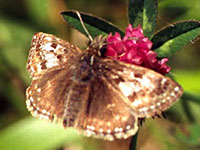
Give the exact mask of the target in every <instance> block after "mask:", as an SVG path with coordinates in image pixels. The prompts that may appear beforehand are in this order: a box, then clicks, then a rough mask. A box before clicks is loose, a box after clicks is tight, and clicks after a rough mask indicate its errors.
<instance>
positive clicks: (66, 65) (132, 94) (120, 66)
mask: <svg viewBox="0 0 200 150" xmlns="http://www.w3.org/2000/svg"><path fill="white" fill-rule="evenodd" d="M107 44H109V43H106V38H105V37H102V36H98V37H96V38H95V39H94V40H93V41H92V42H91V44H90V45H89V46H88V47H87V48H86V50H83V51H82V50H80V49H79V48H78V47H77V46H75V45H72V44H70V43H68V42H67V41H65V40H62V39H60V38H58V37H56V36H54V35H51V34H46V33H42V32H39V33H36V34H35V35H34V36H33V39H32V44H31V49H30V52H29V57H28V62H27V70H28V72H29V73H30V77H31V78H32V82H31V85H30V86H29V87H28V88H27V90H26V105H27V108H28V110H29V111H30V112H31V114H32V115H33V116H35V117H38V118H40V119H46V120H50V121H54V120H58V121H62V123H63V126H64V127H73V128H76V129H77V130H78V131H80V132H81V133H83V134H84V135H86V136H93V137H96V138H101V139H105V140H114V139H125V138H128V137H130V136H132V135H134V134H136V132H137V130H138V119H139V118H146V117H147V118H148V117H152V116H154V115H156V114H159V113H161V112H163V111H165V110H166V109H168V108H169V107H170V106H171V105H172V104H173V103H174V102H176V101H177V99H179V98H180V96H181V95H182V94H183V89H182V87H181V86H180V85H179V84H178V83H176V82H175V81H173V80H172V79H170V78H168V77H166V76H163V75H161V74H160V73H157V72H155V71H153V70H151V69H148V68H144V67H141V66H137V65H133V64H128V63H125V62H122V61H119V60H115V59H111V58H107V57H105V56H104V53H105V50H106V45H107Z"/></svg>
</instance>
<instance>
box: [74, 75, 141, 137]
mask: <svg viewBox="0 0 200 150" xmlns="http://www.w3.org/2000/svg"><path fill="white" fill-rule="evenodd" d="M106 82H107V80H106V78H105V77H103V76H102V77H99V78H96V79H94V80H93V81H92V82H91V83H90V85H89V86H90V88H89V89H90V92H89V97H88V99H87V100H84V102H83V104H82V108H81V109H80V110H81V112H80V114H79V116H78V117H77V120H76V124H75V127H76V128H77V129H79V130H81V131H82V132H83V134H85V135H86V136H93V137H96V138H103V139H106V140H113V139H114V138H119V139H121V138H127V137H129V136H131V135H134V134H135V133H136V132H137V130H138V126H137V125H138V123H137V121H138V119H137V116H136V115H135V114H134V112H133V111H132V110H131V109H130V107H128V106H127V104H126V103H125V102H124V101H123V100H122V99H120V97H119V96H118V93H117V92H116V91H115V90H114V91H113V87H112V86H110V85H109V84H107V83H106Z"/></svg>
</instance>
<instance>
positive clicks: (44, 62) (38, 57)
mask: <svg viewBox="0 0 200 150" xmlns="http://www.w3.org/2000/svg"><path fill="white" fill-rule="evenodd" d="M79 53H80V50H79V49H78V48H77V47H76V46H74V45H71V44H69V43H68V42H66V41H64V40H61V39H59V38H57V37H55V36H53V35H51V34H45V33H41V32H39V33H36V34H35V35H34V37H33V40H32V44H31V50H30V53H29V58H28V63H27V70H28V71H29V73H30V74H31V77H32V78H33V80H32V83H31V85H30V87H28V88H27V90H26V97H27V98H26V99H27V100H26V104H27V108H28V109H29V111H31V113H32V114H33V115H34V116H37V117H39V118H43V119H48V120H53V119H54V118H55V117H57V118H59V119H60V118H62V117H63V113H64V103H65V98H66V94H67V92H68V91H69V90H70V85H71V80H70V77H71V76H72V72H70V70H69V68H66V66H69V64H68V62H69V60H70V59H72V58H73V57H75V56H76V55H78V54H79Z"/></svg>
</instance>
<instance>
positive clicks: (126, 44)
mask: <svg viewBox="0 0 200 150" xmlns="http://www.w3.org/2000/svg"><path fill="white" fill-rule="evenodd" d="M107 43H108V46H107V51H106V53H105V56H108V57H111V58H113V59H118V60H120V61H124V62H126V63H130V64H135V65H139V66H143V67H146V68H150V69H152V70H155V71H157V72H159V73H162V74H166V73H168V72H169V71H170V67H169V66H167V64H166V62H167V61H168V58H163V59H161V60H158V59H157V58H156V56H157V53H156V52H154V51H152V50H151V47H152V42H151V41H150V40H149V39H148V38H147V37H145V36H144V35H143V30H142V28H141V26H139V27H138V28H133V27H132V25H131V24H129V26H128V27H127V28H126V35H125V36H124V37H123V39H121V37H120V34H119V33H117V32H116V33H115V35H112V34H109V35H108V38H107Z"/></svg>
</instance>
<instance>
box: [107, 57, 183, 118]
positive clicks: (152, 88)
mask: <svg viewBox="0 0 200 150" xmlns="http://www.w3.org/2000/svg"><path fill="white" fill-rule="evenodd" d="M104 62H105V64H106V66H108V67H107V68H110V69H109V71H108V74H109V75H108V77H107V80H108V83H111V84H112V86H113V87H115V89H116V90H117V91H119V92H121V94H122V95H123V97H124V98H123V100H124V101H125V102H127V103H128V104H129V106H130V107H132V109H133V110H134V111H135V112H136V114H137V115H138V117H151V116H154V115H156V114H159V113H160V112H162V111H165V110H166V109H168V108H169V107H170V106H171V105H172V104H173V103H174V102H175V101H176V100H177V99H178V98H180V96H181V95H182V94H183V89H182V87H181V86H180V85H179V84H178V83H176V82H174V81H173V80H172V79H170V78H168V77H165V76H163V75H161V74H159V73H157V72H155V71H153V70H150V69H147V68H144V67H140V66H136V65H131V64H127V63H124V62H121V61H117V60H110V59H105V60H104Z"/></svg>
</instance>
